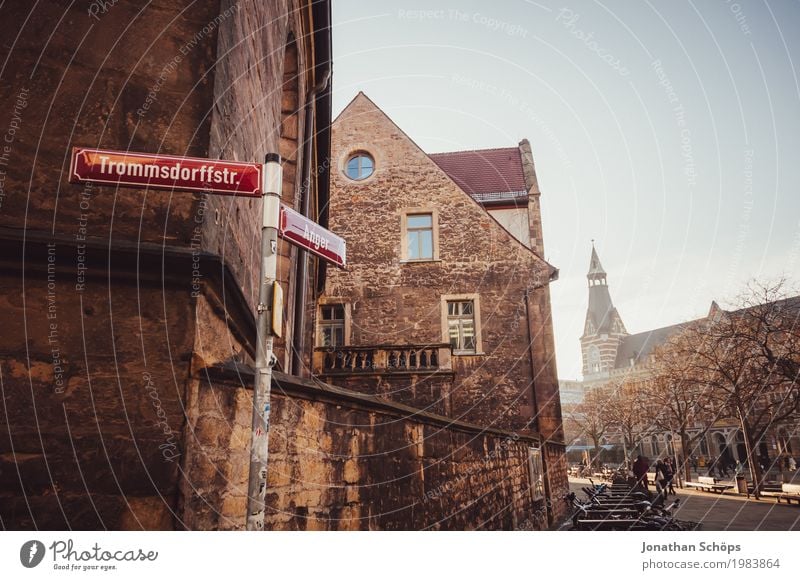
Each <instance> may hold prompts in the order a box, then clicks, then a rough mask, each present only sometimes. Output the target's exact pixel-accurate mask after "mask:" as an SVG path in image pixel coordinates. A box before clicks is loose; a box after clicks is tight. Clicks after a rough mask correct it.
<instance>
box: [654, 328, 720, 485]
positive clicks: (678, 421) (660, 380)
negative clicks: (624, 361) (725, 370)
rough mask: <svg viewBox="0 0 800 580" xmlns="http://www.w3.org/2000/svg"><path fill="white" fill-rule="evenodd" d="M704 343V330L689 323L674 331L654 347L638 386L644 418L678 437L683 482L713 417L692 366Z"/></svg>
mask: <svg viewBox="0 0 800 580" xmlns="http://www.w3.org/2000/svg"><path fill="white" fill-rule="evenodd" d="M704 343H705V336H704V335H703V333H702V332H699V331H698V329H697V328H690V327H688V325H687V327H684V329H683V331H682V332H679V333H677V334H674V335H673V336H672V337H670V338H669V339H668V340H667V341H666V342H665V343H664V344H663V345H661V346H660V347H658V348H656V349H655V352H654V359H655V361H656V362H655V364H654V368H653V373H652V375H651V377H650V380H648V381H646V382H644V383H643V385H642V388H641V391H642V393H643V394H644V398H645V399H646V404H645V405H643V413H644V415H645V417H646V421H647V422H648V423H649V424H651V425H652V426H653V427H654V428H656V429H658V430H661V431H670V432H672V433H675V434H677V435H678V437H679V438H680V442H681V449H682V450H683V453H682V455H683V458H682V459H683V464H682V465H680V466H676V467H678V468H679V469H681V470H682V471H683V476H684V480H686V481H691V471H690V469H689V467H690V463H689V459H690V456H691V455H692V452H693V450H694V449H695V447H696V445H697V444H698V443H699V441H700V440H701V439H702V438H703V437H705V435H706V433H707V432H708V429H709V428H710V427H711V425H712V424H713V422H714V419H715V418H716V417H715V413H714V409H713V398H712V396H711V388H710V387H709V386H708V385H707V383H706V381H705V378H706V377H705V374H704V373H702V372H697V371H698V369H697V368H695V367H693V365H692V360H693V354H694V352H695V351H696V349H697V348H699V347H701V346H703V345H704Z"/></svg>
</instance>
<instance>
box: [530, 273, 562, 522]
mask: <svg viewBox="0 0 800 580" xmlns="http://www.w3.org/2000/svg"><path fill="white" fill-rule="evenodd" d="M550 279H551V280H552V276H551V278H550ZM539 288H541V286H537V287H536V288H533V290H537V289H539ZM531 290H532V289H530V288H527V289H526V290H525V319H526V322H527V323H528V354H529V356H530V361H531V406H532V407H533V413H534V418H535V420H536V423H535V425H536V433H537V434H538V435H539V441H540V443H539V449H540V450H541V454H542V468H543V470H544V473H543V474H542V475H543V476H544V495H545V514H546V516H547V524H548V526H552V525H553V524H554V523H555V513H554V512H553V507H552V505H554V504H555V501H554V499H555V498H553V495H552V494H553V487H552V485H551V484H550V465H549V464H548V461H547V447H546V439H545V437H544V436H543V435H542V430H541V428H540V422H539V401H538V400H537V398H536V360H535V358H534V356H533V324H532V323H531V293H532V292H531ZM548 439H549V437H548ZM550 502H552V505H551V503H550Z"/></svg>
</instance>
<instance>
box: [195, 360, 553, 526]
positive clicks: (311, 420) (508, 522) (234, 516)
mask: <svg viewBox="0 0 800 580" xmlns="http://www.w3.org/2000/svg"><path fill="white" fill-rule="evenodd" d="M204 374H205V376H206V378H205V379H201V380H200V381H198V383H197V388H198V393H199V395H198V404H199V407H200V409H201V411H202V417H203V419H202V424H199V425H198V429H197V432H196V435H195V440H196V441H197V442H198V443H199V444H200V445H201V447H198V449H197V451H198V453H200V455H202V457H203V458H204V459H203V461H204V463H205V468H204V471H201V470H193V472H194V473H195V474H196V475H197V480H196V484H197V485H196V487H195V492H196V494H197V501H196V502H195V503H196V505H197V506H198V508H197V509H194V510H192V519H191V520H190V523H191V526H192V527H195V528H197V527H199V528H204V529H205V528H223V529H242V528H243V527H244V515H243V512H242V508H243V507H244V505H245V495H246V489H247V465H248V464H247V453H246V451H245V450H243V449H242V448H240V447H239V441H240V439H241V438H242V437H244V436H245V434H246V433H247V432H248V431H249V425H250V414H249V413H250V400H251V399H250V394H251V391H249V390H248V387H249V385H250V382H251V380H252V375H248V374H247V371H246V370H243V369H241V368H239V369H227V370H221V369H207V370H206V371H205V372H204ZM272 392H273V411H272V419H273V423H272V425H273V428H272V429H271V431H270V444H269V445H270V460H269V472H268V473H269V475H268V477H269V487H268V494H267V502H268V515H267V527H268V528H269V529H275V530H370V529H371V530H390V529H395V530H421V529H443V530H448V529H450V530H462V529H518V528H519V529H542V528H544V527H546V525H547V523H546V521H545V519H544V511H543V509H544V502H533V501H532V499H531V494H530V475H529V471H528V463H527V455H528V451H527V449H528V447H529V446H530V445H533V444H535V440H533V439H531V438H530V437H528V436H523V435H520V434H518V433H514V432H504V431H497V430H483V429H481V428H480V427H477V426H475V425H468V424H463V423H459V422H453V421H452V420H450V419H446V418H444V417H441V416H436V415H433V414H430V413H426V412H420V411H416V410H414V409H408V408H406V407H403V406H402V405H397V404H393V403H390V402H387V401H383V400H381V399H378V398H376V397H373V396H368V395H359V394H356V393H353V392H351V391H347V390H344V389H338V388H336V387H333V386H330V385H320V384H319V383H317V382H313V381H308V380H301V379H297V378H294V377H287V376H285V375H278V377H277V380H276V382H275V384H274V385H273V391H272Z"/></svg>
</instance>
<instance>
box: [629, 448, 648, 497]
mask: <svg viewBox="0 0 800 580" xmlns="http://www.w3.org/2000/svg"><path fill="white" fill-rule="evenodd" d="M648 471H650V460H649V459H647V457H645V456H644V455H639V456H638V457H637V458H636V461H634V462H633V476H634V477H635V478H636V486H637V487H640V488H642V489H643V490H644V491H647V472H648Z"/></svg>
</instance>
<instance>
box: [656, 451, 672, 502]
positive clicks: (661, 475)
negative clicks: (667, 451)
mask: <svg viewBox="0 0 800 580" xmlns="http://www.w3.org/2000/svg"><path fill="white" fill-rule="evenodd" d="M674 474H675V472H674V471H673V469H672V460H671V459H670V458H669V457H667V458H666V459H664V460H661V459H659V460H658V461H656V490H658V491H659V492H661V493H663V494H664V496H665V497H666V496H668V495H669V494H670V493H673V494H674V493H675V489H674V488H673V487H672V478H673V476H674Z"/></svg>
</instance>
